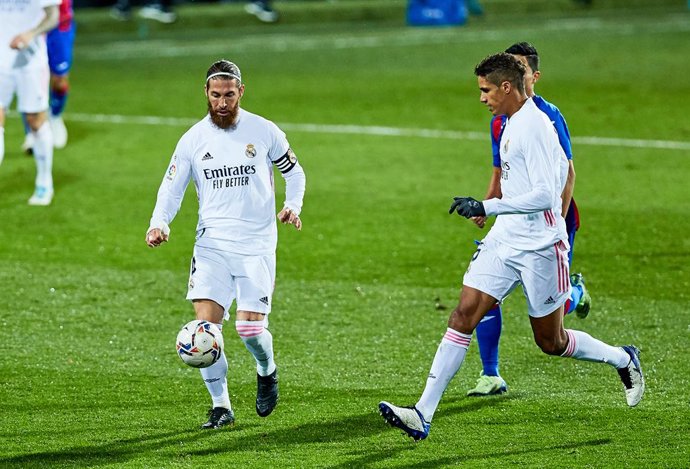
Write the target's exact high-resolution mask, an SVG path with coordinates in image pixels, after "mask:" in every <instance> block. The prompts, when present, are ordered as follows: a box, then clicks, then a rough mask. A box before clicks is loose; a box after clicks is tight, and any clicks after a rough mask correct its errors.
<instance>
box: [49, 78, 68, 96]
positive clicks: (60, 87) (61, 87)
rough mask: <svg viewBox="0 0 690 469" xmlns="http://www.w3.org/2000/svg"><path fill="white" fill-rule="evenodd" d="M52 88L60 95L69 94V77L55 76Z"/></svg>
mask: <svg viewBox="0 0 690 469" xmlns="http://www.w3.org/2000/svg"><path fill="white" fill-rule="evenodd" d="M51 88H52V89H53V91H56V92H58V93H67V92H68V91H69V79H68V78H67V75H62V76H59V75H55V76H53V79H52V86H51Z"/></svg>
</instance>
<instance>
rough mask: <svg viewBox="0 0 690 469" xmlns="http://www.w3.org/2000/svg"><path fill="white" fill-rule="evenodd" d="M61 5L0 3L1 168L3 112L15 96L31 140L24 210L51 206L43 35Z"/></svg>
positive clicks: (37, 0)
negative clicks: (31, 186) (29, 190)
mask: <svg viewBox="0 0 690 469" xmlns="http://www.w3.org/2000/svg"><path fill="white" fill-rule="evenodd" d="M59 5H60V0H25V1H21V2H15V1H7V0H1V1H0V11H1V12H2V14H0V162H2V159H3V157H4V154H5V135H4V134H5V131H4V125H5V110H6V109H8V108H9V106H10V104H11V103H12V98H13V96H14V95H15V93H16V95H17V110H18V111H19V112H21V113H25V114H26V120H27V121H28V123H29V126H30V127H31V132H32V133H33V136H34V159H35V160H36V180H35V183H36V188H35V191H34V194H33V195H32V196H31V198H30V199H29V205H50V203H51V202H52V200H53V132H52V131H51V129H50V125H49V124H48V122H47V121H48V113H47V112H46V111H47V109H48V77H49V72H48V53H47V52H46V42H45V34H44V33H46V32H48V31H50V30H52V29H54V28H55V27H56V26H57V25H58V19H59V17H60V12H59V11H58V6H59Z"/></svg>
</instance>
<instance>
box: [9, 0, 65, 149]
mask: <svg viewBox="0 0 690 469" xmlns="http://www.w3.org/2000/svg"><path fill="white" fill-rule="evenodd" d="M73 18H74V10H73V8H72V0H62V3H61V4H60V19H59V22H58V27H57V28H55V29H53V30H51V31H50V32H49V33H48V35H47V36H46V45H47V48H48V65H49V67H50V100H49V103H50V115H49V116H48V122H50V127H51V129H52V131H53V147H55V148H64V147H65V145H67V128H66V127H65V123H64V121H63V120H62V112H63V111H64V109H65V104H66V103H67V95H68V94H69V71H70V69H71V68H72V50H73V48H74V34H75V26H74V21H73ZM22 121H23V122H24V133H25V134H26V137H25V139H24V143H23V144H22V150H23V151H24V152H26V153H28V154H31V153H33V146H34V136H33V133H32V132H31V128H30V127H29V123H28V122H27V120H26V115H25V114H22Z"/></svg>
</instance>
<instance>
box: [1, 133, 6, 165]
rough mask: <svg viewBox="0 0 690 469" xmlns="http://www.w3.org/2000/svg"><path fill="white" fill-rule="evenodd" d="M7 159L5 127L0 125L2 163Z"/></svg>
mask: <svg viewBox="0 0 690 469" xmlns="http://www.w3.org/2000/svg"><path fill="white" fill-rule="evenodd" d="M3 159H5V128H4V127H0V164H2V160H3Z"/></svg>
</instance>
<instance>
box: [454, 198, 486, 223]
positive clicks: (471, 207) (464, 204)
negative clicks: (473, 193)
mask: <svg viewBox="0 0 690 469" xmlns="http://www.w3.org/2000/svg"><path fill="white" fill-rule="evenodd" d="M455 211H457V212H458V215H460V216H461V217H465V218H472V217H485V216H486V210H484V204H482V203H481V202H480V201H478V200H475V199H473V198H472V197H453V204H452V205H451V206H450V210H448V213H453V212H455Z"/></svg>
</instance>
